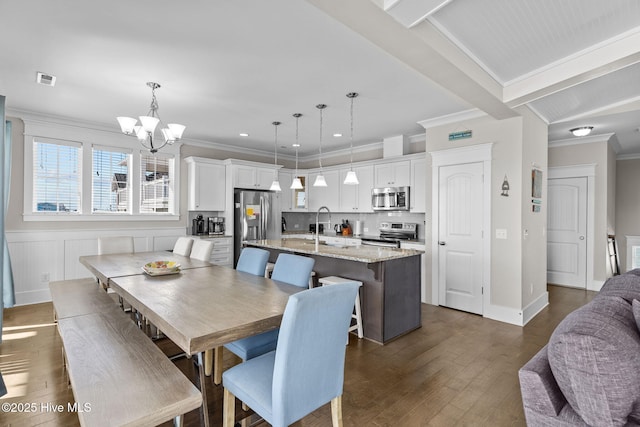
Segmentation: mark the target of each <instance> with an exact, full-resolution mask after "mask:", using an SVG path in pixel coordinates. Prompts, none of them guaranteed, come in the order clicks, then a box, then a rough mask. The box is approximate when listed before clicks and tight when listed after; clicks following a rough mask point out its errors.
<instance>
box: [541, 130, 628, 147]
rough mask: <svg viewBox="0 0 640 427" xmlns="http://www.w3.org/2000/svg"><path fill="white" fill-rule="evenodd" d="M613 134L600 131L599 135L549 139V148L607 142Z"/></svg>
mask: <svg viewBox="0 0 640 427" xmlns="http://www.w3.org/2000/svg"><path fill="white" fill-rule="evenodd" d="M614 135H615V133H602V134H599V135H589V136H582V137H574V138H568V139H559V140H557V141H549V148H556V147H566V146H568V145H579V144H590V143H592V142H609V140H610V139H611V137H612V136H614ZM614 149H615V147H614Z"/></svg>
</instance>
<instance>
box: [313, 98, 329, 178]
mask: <svg viewBox="0 0 640 427" xmlns="http://www.w3.org/2000/svg"><path fill="white" fill-rule="evenodd" d="M316 108H317V109H318V110H320V144H319V147H320V148H319V154H320V155H319V157H318V162H319V164H320V173H319V174H318V176H317V177H316V180H315V182H314V183H313V186H314V187H326V186H327V181H325V179H324V174H323V171H322V110H324V109H325V108H327V106H326V105H325V104H318V105H316Z"/></svg>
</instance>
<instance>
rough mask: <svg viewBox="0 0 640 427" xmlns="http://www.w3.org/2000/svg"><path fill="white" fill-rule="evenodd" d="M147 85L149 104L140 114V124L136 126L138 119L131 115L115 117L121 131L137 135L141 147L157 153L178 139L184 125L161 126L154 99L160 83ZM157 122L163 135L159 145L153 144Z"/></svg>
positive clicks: (156, 101) (148, 83)
mask: <svg viewBox="0 0 640 427" xmlns="http://www.w3.org/2000/svg"><path fill="white" fill-rule="evenodd" d="M147 86H149V87H150V88H151V105H150V106H149V112H148V113H147V115H146V116H140V125H139V126H138V125H137V123H138V120H136V119H134V118H132V117H117V119H118V123H120V128H121V129H122V133H124V134H125V135H135V136H137V137H138V140H139V141H140V143H141V144H142V146H143V147H145V148H146V149H148V150H149V151H150V152H152V153H157V152H158V150H160V149H161V148H163V147H164V146H165V145H167V144H169V145H171V144H173V143H174V142H176V141H178V140H180V138H182V133H183V132H184V130H185V129H186V127H185V126H184V125H179V124H177V123H169V124H168V125H167V127H163V126H164V123H162V120H160V116H159V115H158V100H157V99H156V89H159V88H160V85H159V84H158V83H154V82H147ZM158 123H160V131H161V132H162V135H163V136H164V142H163V143H162V144H161V145H158V143H157V142H155V144H154V136H155V130H156V126H158Z"/></svg>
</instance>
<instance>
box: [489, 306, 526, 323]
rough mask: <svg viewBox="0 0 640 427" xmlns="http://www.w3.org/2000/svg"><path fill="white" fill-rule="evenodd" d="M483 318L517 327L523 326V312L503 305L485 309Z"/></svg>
mask: <svg viewBox="0 0 640 427" xmlns="http://www.w3.org/2000/svg"><path fill="white" fill-rule="evenodd" d="M483 317H486V318H489V319H492V320H497V321H498V322H504V323H510V324H512V325H516V326H523V325H524V323H523V322H522V311H520V310H517V309H515V308H511V307H504V306H501V305H493V304H491V305H489V306H488V307H485V308H484V313H483Z"/></svg>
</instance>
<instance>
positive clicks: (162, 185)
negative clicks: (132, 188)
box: [140, 153, 174, 213]
mask: <svg viewBox="0 0 640 427" xmlns="http://www.w3.org/2000/svg"><path fill="white" fill-rule="evenodd" d="M173 162H174V159H173V157H171V156H164V155H158V154H156V155H155V156H153V155H149V154H148V153H143V154H141V156H140V213H172V211H173V204H172V203H171V197H170V195H171V187H172V186H173V182H172V180H173Z"/></svg>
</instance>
